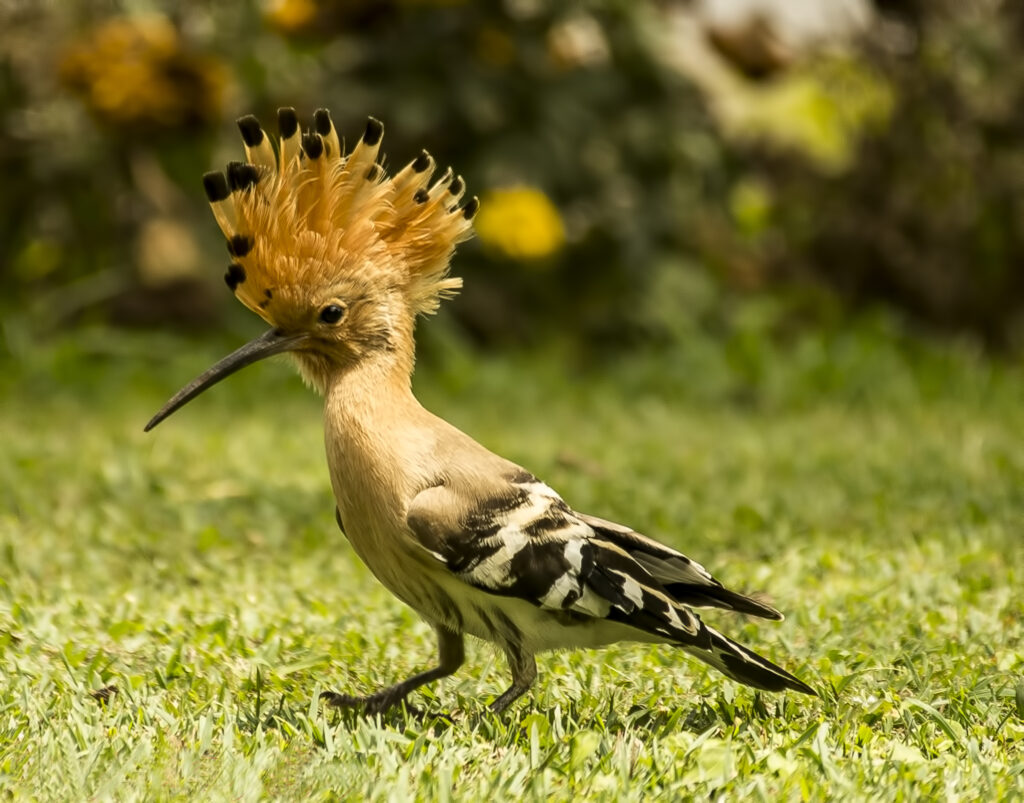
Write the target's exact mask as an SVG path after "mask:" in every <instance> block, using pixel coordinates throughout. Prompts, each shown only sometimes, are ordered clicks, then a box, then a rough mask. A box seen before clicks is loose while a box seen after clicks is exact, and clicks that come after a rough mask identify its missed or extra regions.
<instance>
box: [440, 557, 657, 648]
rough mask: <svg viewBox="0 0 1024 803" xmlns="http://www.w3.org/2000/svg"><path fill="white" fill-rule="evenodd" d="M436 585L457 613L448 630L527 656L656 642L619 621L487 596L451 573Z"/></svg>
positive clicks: (515, 599)
mask: <svg viewBox="0 0 1024 803" xmlns="http://www.w3.org/2000/svg"><path fill="white" fill-rule="evenodd" d="M438 587H439V589H440V591H441V592H442V593H443V595H445V596H447V597H448V598H449V599H450V600H452V601H453V602H454V605H455V608H456V609H457V610H458V621H457V622H455V624H457V625H458V627H457V628H456V627H452V629H455V630H457V631H459V632H463V633H468V634H469V635H471V636H476V637H477V638H480V639H483V640H485V641H490V642H494V643H497V644H499V645H505V644H511V645H515V646H517V647H520V648H522V649H524V650H526V651H527V652H531V653H535V652H545V651H548V650H561V649H576V648H590V647H603V646H606V645H608V644H612V643H614V642H617V641H652V640H656V639H652V637H651V636H650V635H649V634H647V633H643V632H642V631H639V630H637V629H635V628H632V627H629V626H628V625H624V624H621V623H619V622H611V621H608V620H607V619H599V618H595V617H593V616H587V615H586V614H577V613H575V612H572V611H552V610H549V609H546V608H540V607H538V606H536V605H534V604H533V603H530V602H527V601H526V600H522V599H517V598H515V597H503V596H499V595H497V594H491V593H488V592H486V591H482V590H480V589H478V588H474V587H472V586H470V585H467V584H466V583H463V582H462V581H461V580H459V579H458V578H456V577H452V576H451V575H448V576H446V577H444V578H439V580H438ZM428 618H429V617H428ZM447 621H448V622H449V623H451V622H452V617H451V616H449V617H447ZM448 626H451V624H449V625H448ZM659 640H660V639H659Z"/></svg>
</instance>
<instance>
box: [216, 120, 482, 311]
mask: <svg viewBox="0 0 1024 803" xmlns="http://www.w3.org/2000/svg"><path fill="white" fill-rule="evenodd" d="M278 126H279V130H280V139H279V140H278V143H277V147H276V148H275V147H274V145H272V144H271V141H270V137H268V136H267V134H266V132H265V131H264V130H263V129H262V128H261V127H260V124H259V121H258V120H257V119H256V118H255V117H253V116H251V115H249V116H246V117H242V118H241V119H239V120H238V127H239V129H240V130H241V132H242V139H243V141H244V143H245V154H246V161H245V162H230V163H229V164H228V166H227V170H226V172H224V173H221V172H213V173H207V174H206V175H204V176H203V186H204V188H205V189H206V194H207V197H208V198H209V200H210V206H211V207H212V208H213V214H214V216H215V217H216V219H217V223H218V225H219V226H220V228H221V230H222V231H223V232H224V236H225V237H226V238H227V241H228V251H229V252H230V254H231V256H232V258H233V262H232V263H231V265H230V267H229V268H228V272H227V274H226V275H225V277H224V278H225V281H226V282H227V284H228V286H229V287H230V288H231V289H232V291H234V293H235V296H236V297H237V298H238V299H239V300H240V301H241V302H242V303H243V304H245V305H246V306H247V307H249V309H251V310H253V312H256V313H257V314H258V315H260V316H262V317H263V318H264V319H266V320H268V321H270V322H271V323H273V322H274V321H273V304H274V298H275V294H285V295H288V294H295V293H297V292H301V291H302V290H303V289H304V288H310V287H314V286H322V285H330V284H334V283H336V282H338V281H342V280H345V279H349V280H352V281H355V282H357V283H359V284H364V283H365V284H366V285H370V286H372V285H376V284H384V285H387V286H389V287H397V288H401V289H402V291H403V292H404V294H405V297H406V299H407V302H408V305H409V308H410V310H411V311H412V312H413V313H419V312H423V313H430V312H433V311H434V310H436V309H437V306H438V304H439V302H440V300H441V299H442V298H444V297H445V296H446V295H448V294H451V293H454V292H455V291H457V290H458V288H459V287H461V285H462V280H461V279H458V278H453V277H449V276H448V264H449V261H450V260H451V256H452V253H453V252H454V250H455V246H456V244H457V243H459V242H461V241H462V240H465V239H467V238H468V237H469V236H470V235H471V229H472V222H471V221H472V219H473V216H474V215H475V214H476V211H477V208H478V207H479V201H478V200H477V199H476V198H473V199H472V200H470V201H469V202H467V203H466V204H460V201H461V198H462V195H463V192H464V191H465V184H464V182H463V181H462V178H461V177H460V176H456V175H454V173H453V172H452V170H451V168H449V169H448V170H447V171H445V173H444V175H442V176H441V177H440V178H439V179H437V180H436V181H434V182H433V183H432V184H431V182H430V179H431V175H432V174H433V172H434V167H435V164H434V160H433V158H432V157H431V156H430V155H429V154H428V153H427V152H426V151H422V152H421V153H420V155H419V156H417V157H416V159H414V160H413V161H412V162H410V163H409V164H408V165H406V166H405V167H404V168H402V169H401V170H400V171H399V172H398V173H397V174H396V175H395V176H393V177H390V178H389V177H387V176H386V175H385V173H384V169H383V168H382V167H381V165H380V164H379V162H378V154H379V151H380V141H381V137H382V136H383V134H384V126H383V125H382V124H381V123H380V122H379V121H378V120H375V119H373V118H372V117H371V118H370V119H369V120H368V122H367V125H366V130H365V132H364V133H363V135H362V137H361V138H360V140H359V142H358V144H357V145H356V146H355V148H353V149H352V151H351V153H348V154H345V153H344V152H343V150H342V145H341V142H340V140H339V138H338V134H337V131H336V130H335V128H334V123H333V122H332V121H331V116H330V114H329V113H328V111H327V110H326V109H320V110H318V111H317V112H316V114H315V115H314V118H313V128H312V129H311V130H308V131H305V132H303V131H302V130H301V129H300V127H299V123H298V118H297V117H296V114H295V110H294V109H290V108H285V109H279V110H278Z"/></svg>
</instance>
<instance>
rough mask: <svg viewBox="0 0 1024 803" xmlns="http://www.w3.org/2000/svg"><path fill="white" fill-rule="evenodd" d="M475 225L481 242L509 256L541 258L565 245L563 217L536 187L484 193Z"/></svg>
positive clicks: (519, 258) (511, 188)
mask: <svg viewBox="0 0 1024 803" xmlns="http://www.w3.org/2000/svg"><path fill="white" fill-rule="evenodd" d="M475 228H476V233H477V236H478V237H479V238H480V242H482V243H483V244H484V245H485V246H486V247H488V248H490V249H493V250H494V251H497V252H499V253H500V254H502V255H503V256H506V257H508V258H510V259H518V260H524V261H526V260H535V259H543V258H544V257H549V256H551V255H552V254H554V253H556V252H557V251H558V250H560V249H561V248H562V246H563V245H565V226H564V225H563V223H562V216H561V215H560V214H559V213H558V209H556V208H555V205H554V204H553V203H552V202H551V199H550V198H548V196H547V195H545V194H544V193H543V192H542V191H541V190H539V189H537V188H536V187H526V186H518V187H506V188H505V189H500V190H494V191H492V192H490V193H488V194H487V195H485V196H484V198H483V199H482V200H481V203H480V212H479V214H478V215H477V217H476V222H475Z"/></svg>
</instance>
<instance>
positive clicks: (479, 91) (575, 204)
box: [0, 0, 1024, 384]
mask: <svg viewBox="0 0 1024 803" xmlns="http://www.w3.org/2000/svg"><path fill="white" fill-rule="evenodd" d="M0 15H2V19H0V170H2V176H3V178H2V182H3V190H4V191H3V192H2V193H0V314H2V318H3V329H2V340H0V351H3V352H6V356H7V357H14V358H15V359H17V358H18V355H19V354H20V353H24V351H23V350H24V349H25V348H28V345H27V344H30V343H35V342H38V340H39V338H40V337H42V336H45V335H50V334H52V333H54V332H56V331H74V330H76V329H78V328H81V327H89V326H93V325H97V324H102V325H104V326H114V327H126V326H127V327H136V328H139V327H141V328H148V329H151V330H160V331H168V330H173V329H180V330H183V331H187V332H196V331H204V330H206V331H218V330H224V329H225V328H226V327H231V326H234V325H236V324H235V323H233V322H234V321H237V320H240V316H242V315H244V314H245V313H243V312H242V311H241V308H240V306H239V305H237V304H236V303H235V302H234V301H233V299H232V297H231V295H230V294H229V293H228V292H226V290H225V288H224V287H223V283H222V280H221V276H222V274H223V272H224V264H223V263H224V262H225V259H226V257H225V256H224V253H223V244H222V243H221V242H220V235H219V233H218V232H217V229H216V226H215V224H214V222H213V220H212V216H211V215H210V214H209V210H208V208H207V205H206V202H205V198H204V196H203V193H202V191H201V187H200V183H199V177H200V175H201V174H202V173H203V172H204V171H206V170H208V169H212V168H214V167H219V166H220V165H221V164H223V163H224V162H225V161H227V160H228V159H232V158H237V157H238V154H239V153H240V148H241V142H240V140H239V138H238V134H237V131H236V130H235V126H234V124H233V120H234V119H235V118H236V117H238V116H240V115H242V114H244V113H248V112H254V113H256V114H257V115H258V116H260V117H261V118H262V119H263V120H265V121H266V123H267V125H268V127H272V121H273V119H274V110H275V109H276V108H277V107H278V106H280V105H291V106H295V107H296V108H297V109H298V110H299V112H300V115H302V118H303V119H306V118H308V117H311V115H312V112H313V110H314V109H315V108H317V107H319V106H321V105H324V106H328V107H329V108H331V110H332V112H333V115H334V118H335V121H336V124H337V126H338V128H339V130H340V131H341V132H342V133H343V134H347V135H348V137H349V138H350V140H351V139H352V138H354V137H356V136H358V134H359V133H360V132H361V130H362V125H363V121H364V119H365V117H366V115H368V114H372V115H374V116H376V117H379V118H380V119H382V120H384V121H385V123H386V125H387V133H386V140H385V151H386V153H387V154H388V155H389V164H390V165H391V166H392V167H394V166H396V165H401V164H404V163H405V162H406V161H407V160H409V159H410V158H412V157H413V156H414V155H415V154H416V153H417V152H418V149H419V148H421V147H426V148H428V149H429V150H430V151H431V152H432V153H433V154H434V155H435V156H436V157H437V158H438V161H439V162H440V164H441V165H442V166H443V165H446V164H451V165H453V166H454V167H455V168H456V169H457V171H459V172H461V173H462V174H463V175H464V176H465V178H466V180H467V182H468V184H469V187H470V189H471V191H472V192H474V193H477V194H479V195H480V196H481V199H482V202H483V206H482V211H481V213H480V216H479V218H478V221H479V224H478V226H477V233H478V236H477V238H476V240H474V241H473V242H472V243H470V244H468V245H467V246H465V247H463V248H462V250H461V252H460V254H459V256H458V257H457V259H456V272H457V273H458V274H459V275H462V276H464V277H465V278H466V286H465V291H464V293H463V294H462V295H461V296H460V297H459V298H458V299H457V301H456V302H455V303H454V304H453V305H451V308H450V310H449V312H448V314H447V315H445V316H442V317H443V318H444V322H443V323H442V324H441V329H440V330H439V331H441V334H440V335H433V336H431V335H427V342H426V345H425V348H426V349H427V351H428V352H429V351H430V350H431V349H436V348H437V346H436V341H437V340H438V339H440V340H443V341H444V342H445V343H446V344H450V342H451V341H452V340H453V339H454V340H457V341H459V342H462V343H469V344H476V345H479V346H482V347H485V348H503V347H508V346H520V345H531V344H534V345H535V344H538V343H550V342H561V343H564V344H565V345H566V347H567V348H569V349H572V351H573V354H574V357H576V358H579V359H581V360H583V361H588V360H590V361H593V362H595V363H597V364H602V363H603V362H604V361H606V360H608V359H615V358H618V357H620V356H622V355H623V354H624V353H630V352H632V351H635V350H636V349H637V348H638V347H641V348H643V349H645V350H650V349H657V348H659V347H660V346H671V345H672V344H678V343H689V344H691V346H693V344H697V343H701V342H707V343H711V344H722V343H729V344H731V345H730V348H731V349H733V351H734V352H735V353H734V354H733V355H732V356H731V357H730V360H731V362H730V364H731V365H732V366H733V369H735V370H736V371H738V372H739V373H740V374H744V372H746V374H749V375H748V376H746V377H745V379H744V378H743V377H742V376H741V377H740V380H738V381H740V383H741V384H742V383H743V382H747V383H748V384H749V383H750V382H751V381H756V379H757V373H758V371H759V370H760V369H759V368H758V366H757V364H756V363H757V359H758V357H757V353H756V352H757V350H758V349H759V348H761V346H760V345H759V344H763V343H778V342H784V341H786V340H787V339H790V340H791V339H792V338H794V337H800V336H801V333H806V332H815V331H818V332H820V331H842V330H844V329H845V327H848V326H849V325H850V324H851V322H852V321H859V322H861V323H859V324H858V325H861V326H864V325H865V324H863V321H865V320H869V321H871V322H872V323H870V324H867V326H868V328H878V327H881V328H882V329H884V330H886V331H887V332H888V333H889V334H892V333H893V332H897V333H901V334H902V333H906V332H911V333H913V335H914V337H917V336H918V335H922V336H924V337H926V338H928V339H929V340H931V341H932V342H935V341H938V342H956V343H960V344H963V343H969V344H971V345H970V347H971V348H979V349H984V350H988V351H990V352H992V353H996V354H1004V355H1005V354H1014V353H1015V352H1017V351H1018V350H1019V348H1020V346H1021V343H1022V341H1024V325H1022V308H1024V266H1022V263H1024V148H1021V146H1020V143H1021V142H1022V141H1024V61H1022V60H1021V59H1020V52H1021V44H1022V42H1024V6H1022V5H1021V4H1019V3H1012V2H1008V1H1006V2H1000V1H999V0H875V2H871V0H833V2H829V3H820V2H815V1H814V0H800V1H799V2H798V1H797V0H700V1H697V0H694V1H693V2H684V1H683V0H676V1H674V2H673V1H672V0H662V1H661V2H636V1H635V0H592V2H573V3H545V2H542V1H541V0H501V1H500V2H499V1H498V0H491V1H489V2H468V1H466V2H462V1H460V0H266V2H209V1H207V2H183V3H177V2H175V3H169V2H167V3H163V2H142V1H140V2H135V1H134V0H124V1H123V2H109V1H107V2H98V1H97V2H90V0H67V1H66V2H61V3H31V2H19V1H18V0H4V2H3V3H0ZM239 325H241V324H239Z"/></svg>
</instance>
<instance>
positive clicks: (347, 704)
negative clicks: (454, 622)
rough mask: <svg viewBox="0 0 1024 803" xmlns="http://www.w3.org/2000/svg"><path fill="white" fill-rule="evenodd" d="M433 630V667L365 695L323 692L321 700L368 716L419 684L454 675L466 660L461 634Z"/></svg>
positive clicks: (397, 700) (392, 703)
mask: <svg viewBox="0 0 1024 803" xmlns="http://www.w3.org/2000/svg"><path fill="white" fill-rule="evenodd" d="M435 630H436V632H437V645H438V654H439V660H438V664H437V666H435V667H434V668H433V669H428V670H427V671H425V672H420V673H418V674H416V675H413V676H412V677H411V678H407V679H406V680H403V681H402V682H401V683H396V684H395V685H394V686H388V687H387V688H386V689H381V690H380V691H379V692H375V693H374V694H368V695H366V696H365V697H353V696H352V695H349V694H339V693H338V692H335V691H325V692H323V693H322V694H321V695H320V699H321V700H323V701H324V702H326V703H327V704H328V705H333V706H336V707H338V708H362V709H363V713H365V714H368V715H371V716H372V715H374V714H383V713H384V712H385V711H387V710H388V709H389V708H391V707H392V706H395V705H398V704H399V703H400V702H402V701H403V700H404V699H405V698H406V697H408V696H409V694H410V693H412V692H413V691H415V690H416V689H418V688H419V687H420V686H423V685H426V684H427V683H432V682H433V681H435V680H440V679H441V678H446V677H448V676H449V675H452V674H454V673H455V671H456V670H457V669H458V668H459V667H460V666H462V663H463V661H465V659H466V653H465V649H464V645H463V639H462V634H460V633H452V632H451V631H450V630H445V629H444V628H441V627H438V628H435ZM413 710H414V709H413Z"/></svg>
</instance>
